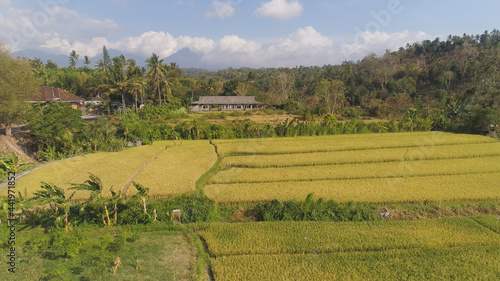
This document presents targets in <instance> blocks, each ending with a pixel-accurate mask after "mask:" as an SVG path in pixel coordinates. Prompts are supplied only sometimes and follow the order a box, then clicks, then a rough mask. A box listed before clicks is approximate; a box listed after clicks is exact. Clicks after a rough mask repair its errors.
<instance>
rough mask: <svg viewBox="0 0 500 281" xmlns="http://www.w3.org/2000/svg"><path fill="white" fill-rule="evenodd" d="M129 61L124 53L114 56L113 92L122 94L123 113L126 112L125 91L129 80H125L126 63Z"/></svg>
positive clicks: (112, 69) (112, 71) (112, 67)
mask: <svg viewBox="0 0 500 281" xmlns="http://www.w3.org/2000/svg"><path fill="white" fill-rule="evenodd" d="M126 64H127V61H126V60H125V57H124V56H123V55H121V56H119V57H114V58H113V65H112V66H111V81H112V84H113V88H112V89H111V92H112V93H120V94H121V96H122V114H125V93H126V91H127V82H126V80H125V65H126Z"/></svg>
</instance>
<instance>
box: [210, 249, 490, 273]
mask: <svg viewBox="0 0 500 281" xmlns="http://www.w3.org/2000/svg"><path fill="white" fill-rule="evenodd" d="M499 256H500V247H476V248H472V249H471V248H467V247H458V248H448V249H410V250H389V251H383V252H377V251H375V252H354V253H331V254H321V255H316V254H311V253H308V254H305V255H301V254H299V255H289V254H285V255H249V256H224V257H221V258H217V259H213V260H212V270H213V272H214V276H215V280H217V281H226V280H227V281H230V280H231V281H233V280H240V281H245V280H263V281H265V280H269V281H274V280H297V281H302V280H304V281H309V280H360V281H361V280H362V281H366V280H443V281H444V280H446V281H447V280H498V279H499V278H500V269H499V268H500V259H499V258H498V257H499Z"/></svg>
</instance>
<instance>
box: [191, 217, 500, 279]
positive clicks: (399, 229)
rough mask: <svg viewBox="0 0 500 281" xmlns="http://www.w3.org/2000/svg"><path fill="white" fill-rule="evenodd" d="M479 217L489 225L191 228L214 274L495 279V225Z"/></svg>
mask: <svg viewBox="0 0 500 281" xmlns="http://www.w3.org/2000/svg"><path fill="white" fill-rule="evenodd" d="M479 220H482V221H486V222H487V223H490V224H491V226H492V227H495V226H494V223H495V219H494V218H492V217H480V218H455V219H440V220H425V221H408V222H401V221H400V222H390V221H378V222H370V223H323V222H279V223H275V222H271V223H243V224H206V225H199V226H197V227H195V230H196V231H197V233H198V234H199V235H200V236H201V237H203V239H204V240H205V241H206V243H207V245H208V251H209V253H210V255H211V257H212V258H211V259H212V267H213V271H214V275H215V279H216V280H235V279H238V280H278V279H284V280H290V279H293V280H338V279H342V280H346V279H347V280H378V279H381V278H389V279H401V278H402V277H403V276H407V277H410V278H415V279H427V278H431V279H433V280H445V279H447V278H449V277H455V278H458V279H468V278H471V277H474V278H479V279H486V280H488V279H495V276H497V277H498V276H499V274H500V271H499V270H498V268H500V261H499V260H498V258H495V256H497V255H498V254H500V240H499V239H498V231H499V230H497V229H494V228H492V229H489V228H486V227H484V226H483V224H481V223H479V222H478V221H479ZM496 227H498V222H497V226H496ZM495 231H496V232H495ZM494 268H496V270H495V269H494Z"/></svg>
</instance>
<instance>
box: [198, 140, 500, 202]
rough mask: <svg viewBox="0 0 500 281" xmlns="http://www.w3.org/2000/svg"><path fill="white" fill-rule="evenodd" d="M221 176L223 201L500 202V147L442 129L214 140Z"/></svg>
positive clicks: (218, 197)
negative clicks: (314, 198) (313, 198)
mask: <svg viewBox="0 0 500 281" xmlns="http://www.w3.org/2000/svg"><path fill="white" fill-rule="evenodd" d="M214 144H215V145H216V146H217V151H218V153H219V154H220V155H225V157H223V158H222V161H221V162H220V164H219V168H220V169H221V171H220V172H219V173H217V174H216V175H214V176H213V177H212V178H211V179H209V181H208V183H209V184H208V185H207V186H206V187H205V189H204V190H205V194H206V195H207V196H208V197H209V198H212V199H214V200H215V201H217V202H220V203H230V204H234V203H242V202H249V203H250V202H259V201H270V200H273V199H280V200H302V199H303V198H305V197H306V196H307V194H309V193H314V194H315V196H317V197H321V198H325V199H333V200H336V201H338V202H348V201H358V202H376V203H387V202H423V201H428V202H455V201H467V200H498V199H500V197H499V196H500V195H499V194H500V191H499V187H498V184H497V183H498V178H499V177H500V161H499V160H500V145H499V144H498V143H497V142H495V140H493V139H490V138H486V137H482V136H470V135H456V134H447V133H439V132H423V133H397V134H385V135H379V134H365V135H343V136H324V137H314V138H306V137H300V138H291V139H285V140H282V141H278V140H276V139H262V140H235V141H229V140H223V141H214Z"/></svg>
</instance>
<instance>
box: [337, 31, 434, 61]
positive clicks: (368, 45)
mask: <svg viewBox="0 0 500 281" xmlns="http://www.w3.org/2000/svg"><path fill="white" fill-rule="evenodd" d="M432 38H433V36H431V35H429V34H426V33H425V32H410V31H408V30H405V31H403V32H397V33H387V32H380V31H375V32H369V31H364V32H360V33H358V34H356V35H355V37H354V39H353V42H352V43H347V44H344V45H343V46H342V48H341V52H342V54H343V56H344V60H357V59H361V58H363V57H364V56H366V55H369V54H370V53H376V54H383V53H385V51H386V50H392V51H396V50H398V49H399V48H400V47H404V46H406V44H407V43H413V42H420V41H423V40H426V39H432Z"/></svg>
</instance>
